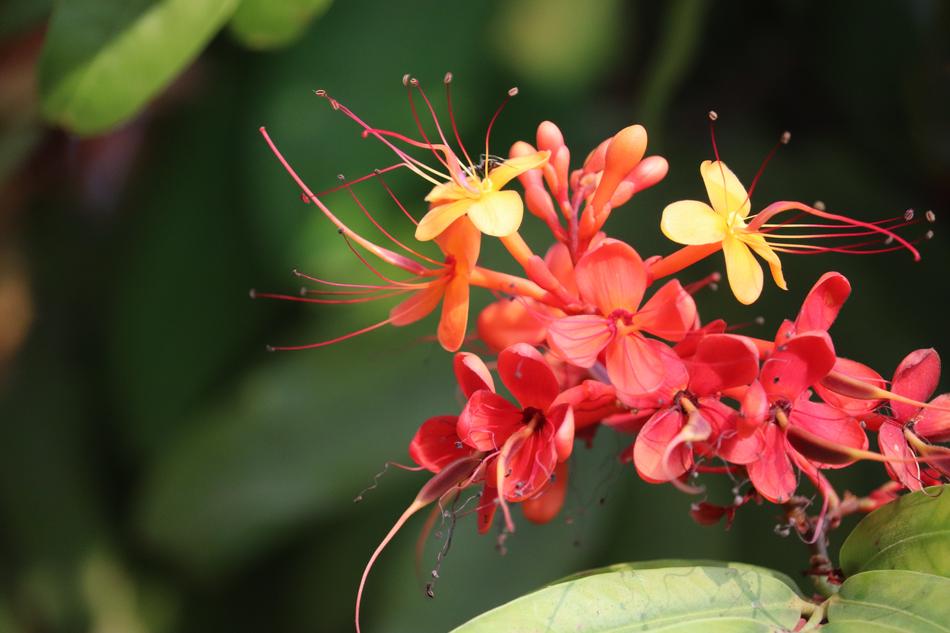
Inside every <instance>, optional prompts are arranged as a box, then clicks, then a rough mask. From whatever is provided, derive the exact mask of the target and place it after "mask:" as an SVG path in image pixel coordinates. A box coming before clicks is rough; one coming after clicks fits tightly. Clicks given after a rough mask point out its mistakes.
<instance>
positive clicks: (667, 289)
mask: <svg viewBox="0 0 950 633" xmlns="http://www.w3.org/2000/svg"><path fill="white" fill-rule="evenodd" d="M695 322H696V302H695V301H693V297H692V295H690V294H689V293H688V292H686V291H685V290H684V289H683V286H682V285H681V284H680V282H679V281H677V280H676V279H673V280H672V281H668V282H667V283H666V284H664V285H663V287H662V288H660V289H659V290H657V291H656V292H655V293H654V294H653V296H652V297H650V299H649V300H648V301H647V302H646V303H645V304H643V307H642V308H640V310H639V311H638V312H637V314H636V316H635V317H634V319H633V324H634V325H636V326H637V327H639V328H640V329H642V330H644V331H646V332H649V333H650V334H653V335H654V336H659V337H660V338H665V339H666V340H668V341H679V340H682V339H683V337H684V336H686V333H687V332H688V331H689V330H690V328H692V327H693V324H694V323H695Z"/></svg>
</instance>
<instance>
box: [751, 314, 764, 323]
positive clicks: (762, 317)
mask: <svg viewBox="0 0 950 633" xmlns="http://www.w3.org/2000/svg"><path fill="white" fill-rule="evenodd" d="M753 321H755V324H756V325H765V317H764V316H762V315H761V314H760V315H759V316H757V317H755V319H753Z"/></svg>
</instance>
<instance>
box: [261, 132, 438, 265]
mask: <svg viewBox="0 0 950 633" xmlns="http://www.w3.org/2000/svg"><path fill="white" fill-rule="evenodd" d="M260 132H261V135H262V136H263V137H264V140H265V141H266V142H267V145H268V147H270V150H271V152H273V153H274V156H276V157H277V160H278V161H279V162H280V164H281V166H283V168H284V170H286V171H287V173H288V174H290V177H291V178H293V180H294V182H296V183H297V186H298V187H300V190H301V191H303V193H304V195H305V196H307V198H309V199H310V200H311V201H312V202H313V203H314V204H315V205H317V207H319V209H320V210H321V211H322V212H323V214H324V215H325V216H326V217H327V218H328V219H329V220H330V221H331V222H333V224H334V225H336V227H337V228H338V229H339V230H340V232H342V233H343V234H344V235H348V236H350V237H352V238H353V240H354V241H356V242H357V243H358V244H359V245H360V246H362V247H363V248H365V249H366V250H368V251H369V252H371V253H373V254H374V255H376V257H379V258H380V259H381V260H383V261H384V262H386V263H388V264H391V265H393V266H396V267H397V268H402V269H403V270H405V271H407V272H410V273H413V274H416V275H424V274H426V273H427V272H428V269H427V268H426V267H425V266H423V265H422V264H420V263H419V262H417V261H414V260H412V259H409V258H408V257H404V256H402V255H399V254H398V253H394V252H393V251H391V250H389V249H387V248H383V247H382V246H378V245H376V244H374V243H372V242H370V241H369V240H367V239H365V238H364V237H362V236H361V235H359V234H358V233H356V232H355V231H353V230H351V229H350V227H348V226H347V225H346V224H344V223H343V222H342V221H340V219H339V218H337V217H336V216H335V215H333V213H332V212H331V211H330V209H329V208H328V207H327V206H326V205H325V204H323V202H322V201H321V200H320V199H319V198H317V196H316V195H315V194H314V193H313V191H311V190H310V187H308V186H307V184H306V183H305V182H304V181H303V179H302V178H301V177H300V176H299V175H298V174H297V172H296V171H294V168H293V167H291V166H290V163H288V162H287V159H286V158H284V155H283V154H281V153H280V150H278V149H277V145H275V144H274V141H273V140H272V139H271V137H270V135H269V134H268V133H267V129H266V128H264V127H261V128H260Z"/></svg>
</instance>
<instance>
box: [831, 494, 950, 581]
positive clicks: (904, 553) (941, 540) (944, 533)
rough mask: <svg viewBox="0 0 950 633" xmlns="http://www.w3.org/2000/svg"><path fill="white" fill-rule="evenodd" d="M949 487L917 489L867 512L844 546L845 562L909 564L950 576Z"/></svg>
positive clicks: (863, 567) (853, 568)
mask: <svg viewBox="0 0 950 633" xmlns="http://www.w3.org/2000/svg"><path fill="white" fill-rule="evenodd" d="M948 490H950V487H948V486H935V487H931V488H927V489H926V490H918V491H917V492H912V493H910V494H908V495H904V496H903V497H901V498H899V499H896V500H894V501H892V502H891V503H888V504H887V505H885V506H883V507H881V508H878V509H877V510H875V511H874V512H872V513H871V514H869V515H868V516H866V517H865V518H864V519H862V521H861V522H860V523H858V525H857V527H856V528H854V531H853V532H851V534H849V535H848V538H847V540H846V541H845V542H844V545H842V547H841V567H842V569H844V572H845V574H847V575H849V576H850V575H852V574H856V573H858V572H862V571H868V570H871V569H909V570H912V571H918V572H926V573H931V574H938V575H940V576H945V577H950V494H948Z"/></svg>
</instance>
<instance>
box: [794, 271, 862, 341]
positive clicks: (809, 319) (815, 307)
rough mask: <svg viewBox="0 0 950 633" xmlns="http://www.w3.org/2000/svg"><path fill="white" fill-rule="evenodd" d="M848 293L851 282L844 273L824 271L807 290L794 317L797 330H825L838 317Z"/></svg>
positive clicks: (849, 292)
mask: <svg viewBox="0 0 950 633" xmlns="http://www.w3.org/2000/svg"><path fill="white" fill-rule="evenodd" d="M850 294H851V284H850V283H849V282H848V280H847V278H846V277H845V276H844V275H842V274H841V273H836V272H830V273H825V274H824V275H822V276H821V278H820V279H819V280H818V281H817V282H815V285H814V286H812V289H811V290H809V291H808V295H807V296H806V297H805V300H804V301H803V302H802V309H801V310H800V311H799V313H798V317H797V318H796V319H795V328H796V329H797V330H798V331H799V332H807V331H808V330H827V329H828V328H830V327H831V324H832V323H834V322H835V319H836V318H838V312H840V311H841V306H843V305H844V302H845V301H847V300H848V296H849V295H850Z"/></svg>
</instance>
